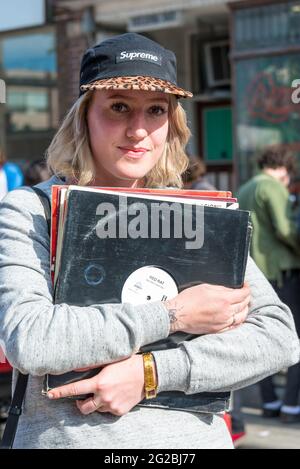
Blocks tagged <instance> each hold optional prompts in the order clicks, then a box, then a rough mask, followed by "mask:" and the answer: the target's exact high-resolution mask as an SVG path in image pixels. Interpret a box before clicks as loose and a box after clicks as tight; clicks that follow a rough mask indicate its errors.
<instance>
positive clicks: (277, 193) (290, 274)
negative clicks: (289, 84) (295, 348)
mask: <svg viewBox="0 0 300 469" xmlns="http://www.w3.org/2000/svg"><path fill="white" fill-rule="evenodd" d="M257 163H258V167H259V169H260V170H261V172H260V174H258V175H256V176H254V177H253V178H252V179H250V180H249V181H248V182H247V183H246V184H244V185H243V186H242V187H241V188H240V190H239V193H238V200H239V205H240V208H241V209H244V210H250V211H251V218H252V223H253V238H252V246H251V255H252V257H253V259H254V260H255V262H256V264H257V265H258V267H259V268H260V269H261V270H262V271H263V273H264V274H265V276H266V277H267V279H268V280H269V281H270V283H271V284H272V286H273V288H274V290H275V291H276V293H277V294H278V296H279V298H280V299H281V301H283V302H284V303H286V304H287V305H288V306H289V307H290V309H291V311H292V313H293V316H294V319H295V323H296V328H297V333H298V337H299V336H300V236H299V231H298V230H297V225H296V223H295V222H294V221H293V213H292V203H291V200H290V197H289V191H288V189H287V188H288V185H289V182H290V177H291V175H293V174H294V173H295V172H296V160H295V157H294V156H293V155H292V154H291V153H289V152H286V151H284V150H282V149H281V148H279V147H275V146H273V147H269V148H267V149H266V150H265V151H264V152H263V153H262V154H261V156H260V157H259V158H258V160H257ZM262 353H263V350H262ZM262 360H263V355H262ZM260 389H261V395H262V400H263V416H264V417H277V416H279V415H280V417H281V420H282V421H283V422H285V423H293V422H300V406H299V405H298V399H299V391H300V363H298V364H296V365H294V366H292V367H290V368H289V369H288V374H287V384H286V389H285V395H284V398H283V402H282V401H281V400H280V399H279V397H278V395H277V394H276V391H275V388H274V382H273V378H272V376H271V377H268V378H266V379H264V380H263V381H261V382H260Z"/></svg>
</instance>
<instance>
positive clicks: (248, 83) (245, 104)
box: [235, 53, 300, 182]
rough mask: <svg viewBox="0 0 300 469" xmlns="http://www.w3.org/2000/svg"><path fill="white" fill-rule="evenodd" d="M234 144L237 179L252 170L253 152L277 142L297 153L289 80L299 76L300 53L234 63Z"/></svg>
mask: <svg viewBox="0 0 300 469" xmlns="http://www.w3.org/2000/svg"><path fill="white" fill-rule="evenodd" d="M235 70H236V124H237V132H236V146H237V154H238V157H239V158H238V159H239V162H240V179H241V182H243V181H245V180H246V179H247V178H249V177H250V176H251V174H253V172H254V161H255V158H254V157H255V156H256V155H257V153H258V152H259V151H261V150H262V149H264V148H265V147H266V146H268V145H272V144H280V145H284V147H286V148H287V149H289V150H292V151H294V152H295V153H296V154H298V155H299V156H300V108H299V104H293V102H292V92H293V89H292V88H291V84H292V82H293V80H295V79H299V78H300V53H294V54H286V55H284V54H282V55H278V56H266V57H256V58H253V59H244V60H240V61H238V62H237V63H236V68H235Z"/></svg>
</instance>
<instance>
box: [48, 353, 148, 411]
mask: <svg viewBox="0 0 300 469" xmlns="http://www.w3.org/2000/svg"><path fill="white" fill-rule="evenodd" d="M81 394H94V396H93V397H90V398H88V399H86V400H84V401H76V405H77V407H78V409H79V410H80V412H81V413H82V414H84V415H88V414H91V413H92V412H95V411H97V412H110V413H111V414H114V415H117V416H121V415H124V414H127V412H129V411H130V410H131V409H132V408H133V407H134V406H136V405H137V404H138V403H139V402H140V401H141V400H143V398H144V365H143V357H142V355H133V356H132V357H130V358H127V359H126V360H122V361H120V362H117V363H112V364H111V365H107V366H105V367H104V368H103V369H102V370H101V371H100V373H99V374H98V375H96V376H94V377H93V378H90V379H85V380H82V381H77V382H75V383H72V384H67V385H65V386H61V387H59V388H55V389H52V390H51V391H50V392H49V393H48V397H49V398H50V399H61V398H63V397H71V396H79V395H81ZM51 396H52V397H51Z"/></svg>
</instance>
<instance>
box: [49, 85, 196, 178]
mask: <svg viewBox="0 0 300 469" xmlns="http://www.w3.org/2000/svg"><path fill="white" fill-rule="evenodd" d="M93 93H94V91H93V90H90V91H87V92H86V93H85V94H84V95H82V96H81V97H80V98H78V99H77V101H76V102H75V103H74V105H73V106H72V108H71V109H70V111H69V112H68V114H67V115H66V117H65V118H64V120H63V122H62V124H61V126H60V128H59V130H58V131H57V133H56V135H55V136H54V138H53V140H52V142H51V144H50V146H49V148H48V150H47V153H46V154H47V165H48V168H49V170H50V171H51V172H53V173H54V174H55V175H56V176H59V177H65V178H67V179H73V180H74V179H75V180H76V182H77V184H79V185H82V186H85V185H88V184H89V183H91V182H92V181H93V179H94V173H95V171H94V162H93V156H92V152H91V149H90V144H89V132H88V124H87V118H86V117H87V111H88V106H89V103H90V101H91V98H92V95H93ZM189 138H190V131H189V129H188V127H187V120H186V114H185V111H184V110H183V108H182V106H181V104H180V103H178V101H177V99H176V97H175V96H173V95H171V96H170V105H169V131H168V137H167V142H166V145H165V149H164V152H163V154H162V156H161V158H160V159H159V161H158V162H157V164H156V166H154V168H152V170H151V171H150V172H149V173H148V174H147V175H146V176H145V178H144V179H145V187H163V186H174V187H182V179H181V174H182V173H183V172H184V171H185V170H186V168H187V166H188V157H187V155H186V153H185V146H186V144H187V142H188V140H189Z"/></svg>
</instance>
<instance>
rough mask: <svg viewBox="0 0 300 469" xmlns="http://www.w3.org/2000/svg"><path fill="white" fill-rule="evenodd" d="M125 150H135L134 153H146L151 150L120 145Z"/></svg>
mask: <svg viewBox="0 0 300 469" xmlns="http://www.w3.org/2000/svg"><path fill="white" fill-rule="evenodd" d="M119 148H120V149H121V150H123V151H128V152H130V153H131V152H133V153H145V152H146V151H149V150H148V149H147V148H142V147H139V148H130V147H119Z"/></svg>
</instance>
